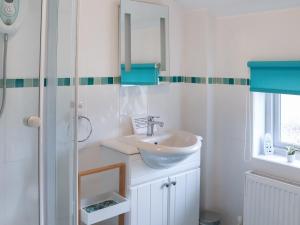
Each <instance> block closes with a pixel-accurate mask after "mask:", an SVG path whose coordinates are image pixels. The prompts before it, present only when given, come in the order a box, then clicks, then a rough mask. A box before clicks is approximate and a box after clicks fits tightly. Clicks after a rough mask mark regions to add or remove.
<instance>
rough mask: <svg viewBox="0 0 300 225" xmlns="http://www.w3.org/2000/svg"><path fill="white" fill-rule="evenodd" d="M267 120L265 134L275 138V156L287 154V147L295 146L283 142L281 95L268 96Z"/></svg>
mask: <svg viewBox="0 0 300 225" xmlns="http://www.w3.org/2000/svg"><path fill="white" fill-rule="evenodd" d="M265 118H266V120H265V123H266V124H265V128H266V129H265V132H266V133H270V134H271V135H272V137H273V145H274V150H275V154H279V155H283V154H285V153H286V150H285V149H286V147H287V146H289V145H295V144H292V143H286V142H282V141H281V94H266V108H265ZM295 146H297V147H300V146H299V145H295Z"/></svg>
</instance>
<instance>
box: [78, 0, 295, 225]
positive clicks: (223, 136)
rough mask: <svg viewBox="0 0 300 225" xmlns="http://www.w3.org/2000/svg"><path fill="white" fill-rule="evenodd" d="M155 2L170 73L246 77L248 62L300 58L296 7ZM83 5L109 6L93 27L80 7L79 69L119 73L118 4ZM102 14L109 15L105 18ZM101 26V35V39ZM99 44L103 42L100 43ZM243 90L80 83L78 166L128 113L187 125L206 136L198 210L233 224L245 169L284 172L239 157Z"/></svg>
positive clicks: (85, 164) (122, 125)
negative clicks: (238, 8)
mask: <svg viewBox="0 0 300 225" xmlns="http://www.w3.org/2000/svg"><path fill="white" fill-rule="evenodd" d="M153 1H155V0H153ZM155 2H158V1H155ZM159 2H164V3H166V2H167V3H169V4H170V16H171V24H170V37H171V38H170V45H171V48H170V59H171V60H170V61H171V74H172V75H177V74H179V75H187V76H202V77H203V76H218V77H219V76H220V77H239V78H241V77H246V78H248V76H249V75H248V68H247V66H246V63H247V61H248V60H261V59H268V60H276V59H283V60H284V59H299V58H300V45H299V43H300V42H299V41H298V40H299V39H300V37H299V36H300V32H299V29H297V26H298V22H297V21H299V20H300V10H299V9H291V10H283V11H273V12H265V13H257V14H247V15H242V16H232V17H218V18H214V17H213V16H210V15H209V13H208V12H206V11H205V10H201V11H186V10H183V9H182V8H181V7H180V6H178V5H176V4H174V3H172V1H159ZM89 3H90V4H92V5H94V6H95V7H94V10H96V9H101V10H104V9H103V6H107V7H108V9H109V10H105V12H104V13H103V14H101V15H102V16H103V17H102V16H101V15H100V17H101V18H102V19H103V20H104V21H103V20H102V21H101V23H100V24H96V22H95V21H97V19H96V15H95V18H94V22H95V25H92V23H93V21H89V22H88V20H89V16H88V15H90V13H87V12H86V10H87V6H82V9H81V19H82V21H85V22H84V24H90V25H91V26H85V27H84V29H83V31H84V32H83V33H81V35H82V36H83V37H81V41H80V42H81V44H80V46H81V47H80V51H81V57H82V58H83V59H82V61H81V62H82V65H81V68H80V73H81V75H82V76H89V75H92V76H109V75H118V71H117V69H116V68H117V67H118V63H117V61H116V60H117V57H116V56H117V48H116V42H117V39H116V38H117V37H116V35H115V34H116V32H117V27H116V26H117V25H116V24H117V21H116V20H115V19H112V18H113V17H114V16H115V15H117V10H116V7H117V5H118V2H117V1H108V0H105V1H101V3H100V2H99V1H95V0H90V1H89ZM100 4H101V6H100ZM93 15H94V14H93ZM85 16H86V17H85ZM108 18H111V19H110V20H109V21H107V19H108ZM84 24H81V26H84ZM93 27H95V29H94V30H93V33H90V32H91V28H93ZM105 29H106V31H107V32H105V34H104V36H101V34H103V30H105ZM94 32H95V33H94ZM89 34H93V35H89ZM83 42H84V43H83ZM99 43H100V44H99ZM101 43H105V46H103V47H101V46H102V45H101ZM100 59H101V60H100ZM248 94H249V90H248V86H229V85H202V84H201V85H199V84H197V85H195V84H170V85H162V86H157V87H135V88H132V87H127V88H123V87H122V88H120V87H119V86H118V85H109V86H92V87H80V100H81V101H82V102H83V105H84V107H83V109H82V113H83V114H84V115H88V116H89V117H90V118H91V119H92V121H93V124H94V133H93V135H92V138H91V139H90V140H89V142H87V143H84V144H82V145H81V151H80V156H81V161H80V168H81V169H84V168H89V167H90V166H96V165H97V158H99V157H100V156H99V155H98V154H97V149H98V145H99V141H101V140H102V139H104V138H109V137H114V136H117V135H123V134H129V133H130V123H129V120H128V116H129V115H130V114H134V113H150V114H154V115H160V116H161V117H162V120H163V121H165V122H166V127H167V128H179V129H185V130H188V131H192V132H194V133H196V134H198V135H201V136H203V137H204V146H203V151H202V154H203V157H202V159H203V160H202V174H201V175H202V180H201V182H202V198H201V199H202V207H203V208H209V209H215V210H217V211H219V212H220V213H221V214H222V217H223V222H224V224H225V225H231V224H236V218H237V216H239V215H242V208H243V207H242V206H243V174H244V172H245V171H246V170H247V169H251V168H256V169H257V168H258V169H262V170H265V171H268V172H272V171H273V173H274V172H276V173H278V174H281V175H282V176H288V175H287V173H286V171H285V172H284V171H282V170H281V169H278V168H277V167H276V166H275V167H274V166H271V165H257V164H255V165H254V164H252V163H251V164H250V163H246V162H245V161H244V146H245V117H246V99H247V97H248ZM79 128H80V132H82V135H84V133H85V132H87V130H86V128H85V127H84V124H82V125H80V126H79ZM290 177H293V178H295V177H296V178H297V176H290ZM92 185H93V184H92ZM90 191H93V190H92V189H90Z"/></svg>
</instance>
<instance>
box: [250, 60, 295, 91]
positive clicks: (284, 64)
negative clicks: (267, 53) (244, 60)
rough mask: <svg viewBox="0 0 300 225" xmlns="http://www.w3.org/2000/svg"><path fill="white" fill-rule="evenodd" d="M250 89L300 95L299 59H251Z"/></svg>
mask: <svg viewBox="0 0 300 225" xmlns="http://www.w3.org/2000/svg"><path fill="white" fill-rule="evenodd" d="M248 67H249V68H250V72H251V76H250V77H251V78H250V91H253V92H265V93H278V94H296V95H300V61H252V62H248Z"/></svg>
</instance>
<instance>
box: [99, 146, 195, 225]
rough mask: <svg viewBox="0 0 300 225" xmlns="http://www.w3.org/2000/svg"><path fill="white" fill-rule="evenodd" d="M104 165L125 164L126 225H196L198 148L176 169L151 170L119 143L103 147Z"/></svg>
mask: <svg viewBox="0 0 300 225" xmlns="http://www.w3.org/2000/svg"><path fill="white" fill-rule="evenodd" d="M100 156H101V159H102V161H103V162H102V163H103V165H108V164H112V163H120V162H123V163H125V164H126V186H127V188H126V197H127V198H128V200H129V201H130V205H131V209H130V212H128V213H127V214H126V215H125V225H198V224H199V214H200V213H199V208H200V161H201V160H200V159H201V151H200V148H199V150H198V151H196V152H195V153H193V154H191V155H190V156H188V157H187V158H186V159H184V160H182V161H181V162H179V163H177V164H176V165H174V166H172V167H169V168H164V169H154V168H151V167H150V166H148V164H146V163H145V161H144V160H143V158H142V156H141V154H139V153H138V151H137V149H136V148H133V147H132V146H130V145H125V144H124V143H121V144H120V142H118V141H109V142H106V143H104V144H103V145H102V147H101V150H100Z"/></svg>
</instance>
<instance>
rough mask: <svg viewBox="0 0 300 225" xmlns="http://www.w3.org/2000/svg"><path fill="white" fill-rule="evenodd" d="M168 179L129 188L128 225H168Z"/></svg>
mask: <svg viewBox="0 0 300 225" xmlns="http://www.w3.org/2000/svg"><path fill="white" fill-rule="evenodd" d="M167 183H168V179H167V178H166V179H161V180H157V181H153V182H151V183H148V184H145V185H141V186H137V187H133V188H131V212H130V217H129V221H130V222H129V223H130V225H168V220H167V217H168V187H166V186H165V184H167Z"/></svg>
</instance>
